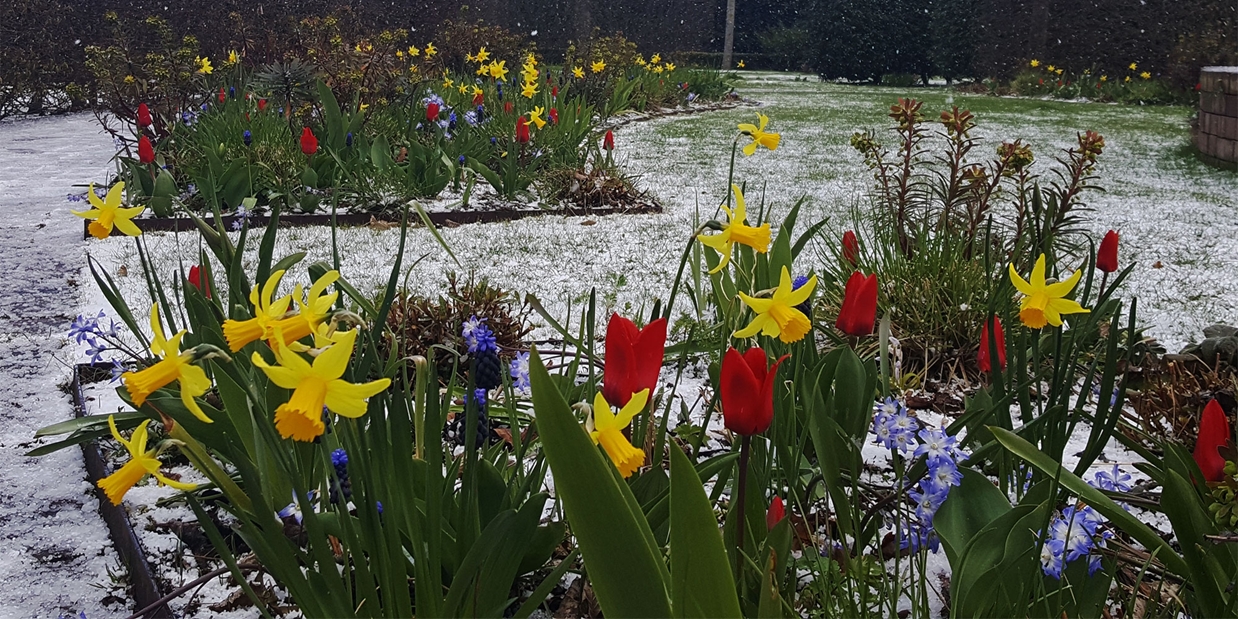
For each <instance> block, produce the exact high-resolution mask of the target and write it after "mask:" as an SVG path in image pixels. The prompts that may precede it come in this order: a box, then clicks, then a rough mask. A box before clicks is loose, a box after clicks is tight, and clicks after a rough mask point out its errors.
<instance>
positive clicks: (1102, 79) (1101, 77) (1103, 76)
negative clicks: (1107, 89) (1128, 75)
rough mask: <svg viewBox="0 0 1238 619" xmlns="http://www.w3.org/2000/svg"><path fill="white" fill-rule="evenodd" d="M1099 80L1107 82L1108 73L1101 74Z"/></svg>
mask: <svg viewBox="0 0 1238 619" xmlns="http://www.w3.org/2000/svg"><path fill="white" fill-rule="evenodd" d="M1100 81H1102V82H1107V81H1109V76H1108V75H1102V76H1100Z"/></svg>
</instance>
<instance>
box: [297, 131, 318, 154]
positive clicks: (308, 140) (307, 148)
mask: <svg viewBox="0 0 1238 619" xmlns="http://www.w3.org/2000/svg"><path fill="white" fill-rule="evenodd" d="M301 152H303V153H305V154H306V155H312V154H314V153H316V152H318V138H316V137H314V132H313V131H310V128H309V127H305V128H303V129H301Z"/></svg>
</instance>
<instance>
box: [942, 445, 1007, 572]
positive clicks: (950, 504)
mask: <svg viewBox="0 0 1238 619" xmlns="http://www.w3.org/2000/svg"><path fill="white" fill-rule="evenodd" d="M959 471H960V472H961V473H962V474H963V481H962V483H961V484H960V485H959V487H958V488H955V489H954V490H951V491H950V496H949V497H948V498H947V499H946V502H945V503H942V504H941V507H939V508H938V509H937V513H936V514H935V515H934V516H933V527H934V528H935V529H936V530H937V535H938V536H939V537H940V538H941V545H942V547H944V548H945V550H946V557H947V558H948V559H949V560H950V565H951V566H953V568H954V569H956V570H957V569H958V568H959V567H960V565H961V563H962V559H963V550H964V549H965V548H967V545H968V543H970V542H971V540H972V539H974V538H975V537H976V534H978V533H979V532H980V530H981V529H983V528H984V527H985V526H987V525H988V524H989V523H991V522H993V521H994V520H996V519H997V518H998V517H999V516H1001V515H1002V514H1005V513H1006V512H1008V511H1010V500H1009V499H1007V498H1006V495H1004V494H1002V491H1001V490H998V489H997V486H994V485H993V482H991V481H989V478H988V477H986V476H984V475H982V474H980V473H977V472H976V471H973V470H971V469H969V468H961V469H959Z"/></svg>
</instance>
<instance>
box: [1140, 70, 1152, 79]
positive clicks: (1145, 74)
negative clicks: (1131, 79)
mask: <svg viewBox="0 0 1238 619" xmlns="http://www.w3.org/2000/svg"><path fill="white" fill-rule="evenodd" d="M1139 77H1142V78H1143V79H1145V80H1150V79H1152V74H1151V73H1148V72H1147V71H1144V72H1143V73H1140V74H1139Z"/></svg>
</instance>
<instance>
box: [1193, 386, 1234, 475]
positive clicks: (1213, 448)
mask: <svg viewBox="0 0 1238 619" xmlns="http://www.w3.org/2000/svg"><path fill="white" fill-rule="evenodd" d="M1228 443H1229V420H1227V419H1226V418H1225V411H1223V410H1221V405H1220V404H1219V403H1217V401H1216V400H1215V399H1214V400H1211V401H1209V402H1208V405H1207V406H1205V407H1204V414H1203V415H1201V416H1200V419H1199V438H1197V439H1195V453H1194V454H1192V455H1193V456H1194V457H1195V464H1198V465H1199V470H1200V471H1202V472H1203V474H1204V481H1221V480H1222V479H1224V477H1225V458H1222V457H1221V454H1220V453H1218V452H1217V449H1218V448H1220V447H1223V446H1225V445H1226V444H1228Z"/></svg>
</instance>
